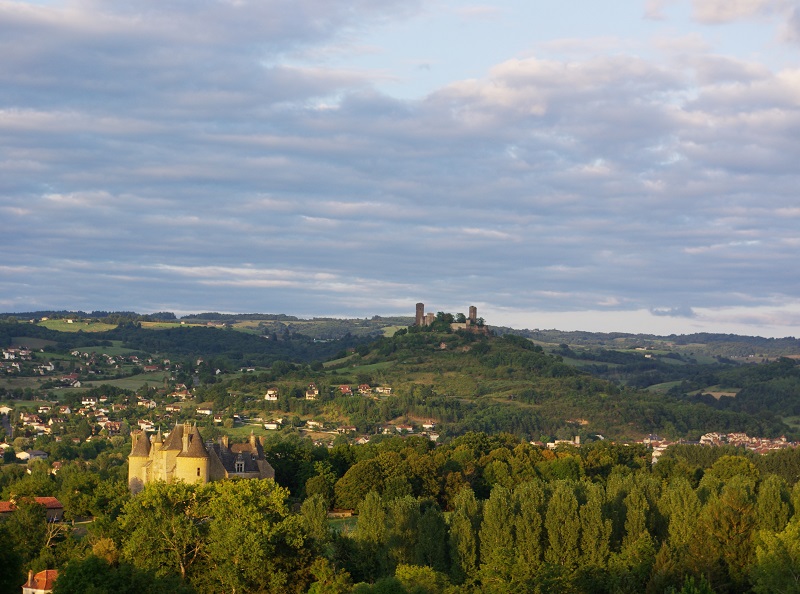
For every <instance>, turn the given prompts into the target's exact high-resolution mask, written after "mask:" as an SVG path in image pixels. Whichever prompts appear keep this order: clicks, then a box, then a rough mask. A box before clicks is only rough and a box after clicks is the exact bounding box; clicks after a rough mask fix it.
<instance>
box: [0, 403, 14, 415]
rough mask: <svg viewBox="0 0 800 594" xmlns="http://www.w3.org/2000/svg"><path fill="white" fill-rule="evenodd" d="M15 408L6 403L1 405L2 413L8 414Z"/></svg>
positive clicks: (0, 411) (0, 413)
mask: <svg viewBox="0 0 800 594" xmlns="http://www.w3.org/2000/svg"><path fill="white" fill-rule="evenodd" d="M13 410H14V409H13V408H11V407H10V406H5V405H4V406H0V415H7V414H9V413H11V411H13Z"/></svg>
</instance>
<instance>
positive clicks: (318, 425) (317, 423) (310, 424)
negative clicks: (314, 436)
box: [306, 420, 324, 429]
mask: <svg viewBox="0 0 800 594" xmlns="http://www.w3.org/2000/svg"><path fill="white" fill-rule="evenodd" d="M323 426H324V425H323V423H322V421H311V420H309V421H306V427H308V428H309V429H322V428H323Z"/></svg>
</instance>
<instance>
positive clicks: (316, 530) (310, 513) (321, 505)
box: [300, 495, 330, 548]
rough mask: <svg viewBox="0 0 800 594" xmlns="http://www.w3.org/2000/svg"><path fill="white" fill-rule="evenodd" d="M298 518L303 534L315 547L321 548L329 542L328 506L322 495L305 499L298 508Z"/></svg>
mask: <svg viewBox="0 0 800 594" xmlns="http://www.w3.org/2000/svg"><path fill="white" fill-rule="evenodd" d="M300 517H301V518H302V520H303V528H304V530H305V533H306V534H307V535H308V536H309V537H311V539H312V540H313V541H314V542H315V543H316V545H317V547H320V548H321V547H322V546H324V545H325V544H326V543H327V542H328V541H329V540H330V525H329V524H328V505H327V502H326V501H325V499H324V498H323V497H322V495H312V496H311V497H307V498H306V500H305V501H303V504H302V505H301V506H300Z"/></svg>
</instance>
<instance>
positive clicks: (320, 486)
mask: <svg viewBox="0 0 800 594" xmlns="http://www.w3.org/2000/svg"><path fill="white" fill-rule="evenodd" d="M128 447H129V441H125V440H123V439H122V438H119V439H118V441H117V442H116V446H113V447H111V448H110V449H104V450H103V451H101V452H99V453H97V454H96V456H95V457H94V458H91V456H90V455H89V456H87V458H91V459H81V458H77V459H75V460H72V461H70V462H68V463H66V464H65V465H64V467H63V468H62V469H61V470H60V471H59V472H58V473H57V474H56V475H53V474H51V473H50V472H49V470H50V469H49V467H48V466H47V465H46V464H45V463H36V464H34V465H33V467H32V468H31V470H32V472H31V473H30V474H27V473H26V472H25V471H24V470H22V469H20V468H19V467H18V466H15V465H11V466H5V467H2V473H0V489H1V490H2V496H3V497H4V498H9V497H11V498H14V499H15V501H17V504H18V507H19V509H18V510H17V511H16V512H15V513H14V514H12V515H11V517H9V518H8V519H6V520H4V521H2V522H0V538H1V539H2V542H3V543H4V544H6V545H7V546H4V547H2V548H0V564H2V565H0V567H1V568H2V571H0V576H2V577H0V592H17V591H18V589H19V584H21V583H22V581H23V576H24V571H25V570H26V569H28V568H32V569H35V570H36V569H42V568H45V567H49V568H53V567H57V568H59V569H60V570H61V577H60V578H59V581H58V582H57V587H56V590H55V592H57V593H58V592H61V593H66V592H75V593H78V592H82V593H85V592H98V593H99V592H120V593H124V592H162V591H166V590H169V591H176V592H198V593H203V592H231V593H232V592H274V593H282V592H316V593H319V592H331V593H333V592H337V593H346V592H356V593H368V592H397V593H403V592H428V593H438V592H512V591H513V592H520V591H525V592H609V593H611V592H613V593H619V592H632V593H633V592H659V593H660V592H717V593H726V592H764V593H771V592H779V591H795V590H794V589H793V588H796V587H797V585H796V580H795V575H797V573H798V572H800V546H798V543H800V538H798V537H800V513H799V512H800V484H798V478H800V453H798V452H797V451H796V450H784V451H781V452H776V453H773V454H769V455H766V456H755V455H752V454H749V453H746V452H744V451H741V450H736V449H734V448H702V447H698V446H678V447H675V448H673V449H672V450H670V451H669V452H668V453H667V454H666V455H665V457H663V458H662V459H661V460H660V461H659V462H658V463H657V464H655V465H652V466H651V464H650V460H649V453H648V452H647V450H646V449H645V448H644V447H643V446H625V445H614V444H611V443H608V442H595V443H593V444H590V445H588V446H584V447H582V448H580V449H576V448H572V447H561V448H560V449H558V450H557V451H549V450H546V449H542V448H540V447H535V446H532V445H530V444H529V443H527V442H523V441H520V440H518V439H517V438H515V437H513V436H511V435H508V434H500V435H494V436H490V435H486V434H482V433H470V434H467V435H464V436H462V437H459V438H456V439H454V440H452V441H451V442H450V443H448V444H445V445H441V446H438V447H435V446H434V445H433V444H432V443H431V442H430V441H428V440H426V439H424V438H419V437H410V438H401V437H392V438H385V439H383V440H376V443H370V444H367V445H363V446H351V445H349V444H347V443H346V442H345V441H344V440H340V441H339V442H338V443H337V444H336V445H335V446H334V447H333V448H332V449H329V448H325V447H318V446H315V445H314V444H313V443H312V442H311V441H310V440H308V439H303V438H300V437H298V436H296V435H289V436H275V437H273V438H271V439H270V440H268V441H267V443H266V444H265V452H266V455H267V457H268V459H270V460H272V461H273V464H274V465H275V468H276V471H277V482H274V481H272V480H265V481H255V480H253V481H247V480H239V481H225V482H221V483H212V484H209V485H205V486H195V485H187V484H183V483H177V484H164V483H154V484H151V485H148V486H147V487H146V488H145V489H144V490H143V491H142V492H141V493H139V494H138V495H136V496H131V495H130V493H129V492H128V489H127V486H126V461H125V457H126V449H127V448H128ZM45 495H54V496H57V497H59V498H60V499H61V500H62V501H63V503H64V505H65V513H66V518H67V520H69V521H72V520H75V521H76V523H75V525H74V526H72V525H71V524H70V523H67V524H48V523H46V522H45V520H44V510H43V508H41V507H40V506H38V505H37V504H35V503H31V502H28V501H26V499H25V498H26V497H32V496H45ZM332 506H337V507H347V508H355V509H356V510H357V511H358V515H357V519H356V520H354V521H351V522H350V523H347V522H344V523H338V524H337V523H335V522H334V523H332V522H331V521H330V520H329V519H328V517H327V512H328V510H329V508H330V507H332ZM85 519H91V520H92V521H90V522H88V523H84V521H83V520H85Z"/></svg>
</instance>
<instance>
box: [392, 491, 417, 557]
mask: <svg viewBox="0 0 800 594" xmlns="http://www.w3.org/2000/svg"><path fill="white" fill-rule="evenodd" d="M386 518H387V526H388V530H387V534H386V536H387V542H388V545H389V555H390V556H391V557H392V559H394V561H395V562H396V563H398V564H399V563H405V564H407V565H412V564H413V563H414V562H415V560H416V557H417V544H418V542H419V525H420V520H421V519H422V514H421V512H420V505H419V501H417V500H416V499H414V498H413V497H411V496H410V495H406V496H405V497H401V498H399V499H394V500H392V501H390V502H389V504H388V506H387V514H386Z"/></svg>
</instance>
